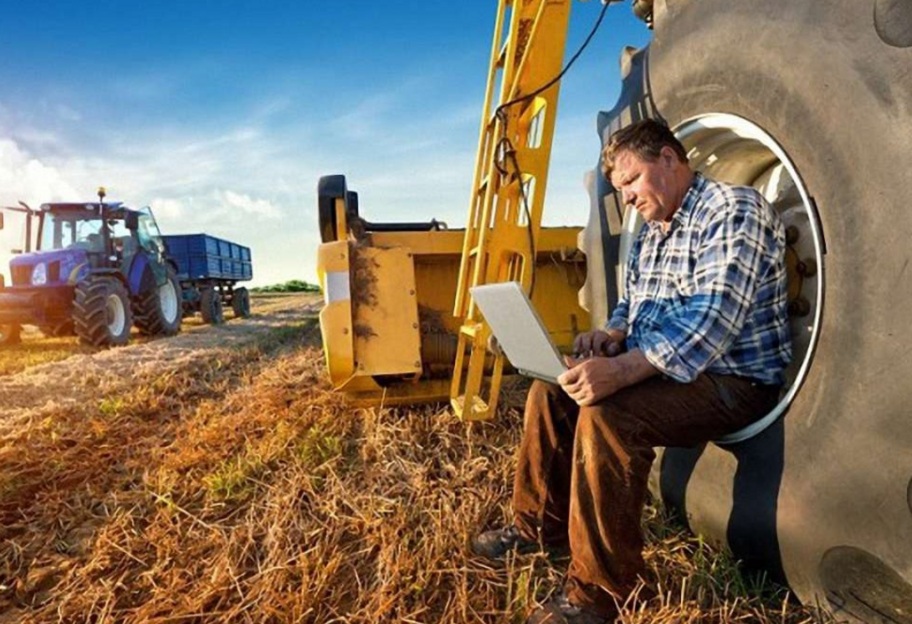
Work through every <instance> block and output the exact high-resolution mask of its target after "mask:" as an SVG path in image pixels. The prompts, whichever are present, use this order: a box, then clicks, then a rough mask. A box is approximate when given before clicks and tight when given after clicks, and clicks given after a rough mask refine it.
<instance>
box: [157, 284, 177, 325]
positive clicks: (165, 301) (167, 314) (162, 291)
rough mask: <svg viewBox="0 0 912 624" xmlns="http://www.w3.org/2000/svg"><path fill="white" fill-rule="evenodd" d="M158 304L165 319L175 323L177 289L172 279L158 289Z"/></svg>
mask: <svg viewBox="0 0 912 624" xmlns="http://www.w3.org/2000/svg"><path fill="white" fill-rule="evenodd" d="M158 304H159V306H160V309H161V312H162V316H163V317H164V319H165V321H166V322H167V323H173V322H174V321H175V320H176V319H177V291H176V289H175V288H174V283H173V282H172V281H171V280H170V279H169V280H168V281H167V282H165V284H164V285H163V286H162V287H161V288H159V289H158Z"/></svg>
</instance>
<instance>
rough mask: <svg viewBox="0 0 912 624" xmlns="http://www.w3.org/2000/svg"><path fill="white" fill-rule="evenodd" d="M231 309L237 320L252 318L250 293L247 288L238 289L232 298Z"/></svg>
mask: <svg viewBox="0 0 912 624" xmlns="http://www.w3.org/2000/svg"><path fill="white" fill-rule="evenodd" d="M231 308H232V309H233V310H234V316H235V318H250V292H249V291H248V290H247V289H246V288H236V289H235V291H234V295H233V296H232V298H231Z"/></svg>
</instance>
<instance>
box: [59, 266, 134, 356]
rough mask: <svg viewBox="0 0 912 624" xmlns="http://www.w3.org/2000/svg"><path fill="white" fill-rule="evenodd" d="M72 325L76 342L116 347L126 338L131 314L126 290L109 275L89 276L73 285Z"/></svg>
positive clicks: (127, 337)
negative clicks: (77, 340)
mask: <svg viewBox="0 0 912 624" xmlns="http://www.w3.org/2000/svg"><path fill="white" fill-rule="evenodd" d="M73 326H74V329H75V330H76V335H77V336H79V341H80V342H82V343H83V344H88V345H92V346H94V347H116V346H120V345H125V344H127V342H129V340H130V328H131V327H132V326H133V314H132V312H131V311H130V297H129V295H128V294H127V289H126V287H124V285H123V284H122V283H121V282H120V281H119V280H118V279H116V278H113V277H90V278H89V279H87V280H85V281H83V282H82V283H81V284H79V285H78V286H77V287H76V298H75V300H74V302H73Z"/></svg>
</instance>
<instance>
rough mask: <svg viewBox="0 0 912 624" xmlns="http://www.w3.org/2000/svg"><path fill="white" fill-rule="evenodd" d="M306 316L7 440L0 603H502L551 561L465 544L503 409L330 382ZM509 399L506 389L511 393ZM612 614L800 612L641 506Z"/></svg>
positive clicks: (20, 608)
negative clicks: (464, 416) (495, 415)
mask: <svg viewBox="0 0 912 624" xmlns="http://www.w3.org/2000/svg"><path fill="white" fill-rule="evenodd" d="M318 342H319V332H318V330H317V329H316V327H315V325H314V323H313V322H309V323H305V324H302V325H297V326H294V327H289V328H284V329H280V330H275V331H273V332H271V333H270V334H268V335H267V336H266V337H265V338H263V339H261V340H259V341H258V342H256V343H255V344H253V345H248V346H245V347H243V348H240V349H235V350H231V351H230V352H228V353H227V354H226V353H225V352H224V351H222V352H219V353H218V355H217V356H215V355H213V356H212V357H210V358H208V359H206V358H202V359H200V360H199V361H197V363H196V364H195V365H193V366H187V367H185V368H184V369H181V370H177V371H174V372H172V373H170V374H168V375H165V376H162V377H159V378H157V379H154V380H150V381H148V382H145V383H143V384H142V385H140V386H138V387H137V388H136V389H135V391H134V392H133V393H132V394H130V395H128V396H124V395H122V394H121V395H110V396H103V397H100V398H99V400H98V402H97V403H94V404H91V405H80V406H75V407H72V408H67V409H66V410H63V411H61V412H59V413H55V414H53V416H52V417H46V418H41V419H38V418H36V419H32V420H31V421H30V422H28V423H27V425H25V426H23V427H20V428H18V429H16V430H15V431H13V432H8V433H7V434H6V435H5V436H4V437H3V438H2V440H0V527H2V528H0V622H57V621H61V622H114V621H117V622H121V621H122V622H263V623H266V622H313V623H320V624H323V623H328V622H348V623H353V624H354V623H368V622H370V623H374V622H452V623H464V622H517V621H522V617H523V616H524V614H525V613H526V610H527V608H528V606H529V605H530V604H532V602H534V601H535V600H542V599H544V598H545V597H546V596H547V595H548V594H549V592H551V591H553V590H554V589H556V588H557V586H558V585H559V581H560V576H561V573H562V572H563V570H564V569H565V566H566V561H550V560H548V559H547V558H546V557H544V556H541V555H536V556H527V557H519V558H514V559H511V560H509V561H508V562H507V563H506V565H504V566H500V567H495V566H490V565H488V564H486V563H485V562H483V561H481V560H479V559H477V558H473V557H471V556H469V555H468V554H467V550H466V543H467V541H468V539H469V538H470V536H471V535H472V534H473V533H474V532H475V531H476V530H477V529H478V528H480V527H486V526H495V525H498V524H501V523H503V522H504V521H506V519H507V518H508V517H509V514H508V509H507V506H508V500H509V499H508V496H509V489H510V482H511V476H512V467H513V463H514V460H513V452H514V448H515V444H516V442H517V440H518V438H519V435H520V429H519V426H518V423H519V415H518V412H517V411H516V408H515V407H514V408H509V407H508V408H507V409H506V410H505V414H504V417H503V418H501V419H500V420H499V421H498V422H497V423H493V424H484V425H476V426H473V427H471V428H467V427H466V426H465V425H464V424H463V423H461V422H459V421H457V420H456V419H455V418H454V417H452V416H451V415H450V414H449V413H447V412H446V411H443V410H438V409H434V408H429V407H428V408H421V409H412V410H387V409H384V410H363V409H355V408H352V407H350V406H349V405H347V404H346V403H345V402H344V400H342V399H341V398H340V397H339V396H338V395H334V394H330V393H329V392H328V388H327V385H326V383H325V382H324V373H323V364H322V361H321V353H320V349H319V345H318ZM515 392H516V394H515V395H514V396H513V397H512V400H508V401H506V403H508V404H510V403H512V404H513V405H516V404H517V403H518V401H517V399H518V398H519V394H518V393H519V391H518V390H516V391H515ZM646 527H647V532H648V534H649V546H648V552H647V559H648V563H649V567H650V571H651V574H652V579H651V583H652V584H653V586H654V587H657V588H658V589H659V596H658V597H657V598H654V599H652V600H650V601H648V602H639V603H638V602H632V603H631V604H630V605H628V608H627V610H626V612H625V616H624V619H625V621H626V622H767V621H769V622H789V623H796V624H797V623H800V622H813V621H817V616H815V614H814V613H812V612H811V611H809V610H807V609H804V608H800V607H796V606H794V605H792V604H789V603H788V602H786V601H785V598H786V596H785V594H784V593H782V592H781V591H777V590H776V589H775V588H772V587H769V586H766V587H764V586H757V585H752V584H751V583H750V582H748V581H747V580H745V578H744V577H743V576H742V575H741V574H740V573H739V571H738V568H737V566H736V565H735V564H733V563H732V562H731V561H730V560H729V559H728V558H726V557H725V555H724V554H721V553H718V552H716V551H714V550H712V549H710V548H708V547H707V546H706V545H705V544H703V543H702V542H700V541H699V540H697V539H695V538H692V537H688V536H687V535H686V534H685V533H684V532H683V531H681V530H680V529H677V528H675V527H674V525H673V524H671V523H669V522H668V521H667V519H665V518H663V517H662V515H661V513H660V512H659V511H657V510H655V509H651V510H650V513H649V517H648V518H647V521H646Z"/></svg>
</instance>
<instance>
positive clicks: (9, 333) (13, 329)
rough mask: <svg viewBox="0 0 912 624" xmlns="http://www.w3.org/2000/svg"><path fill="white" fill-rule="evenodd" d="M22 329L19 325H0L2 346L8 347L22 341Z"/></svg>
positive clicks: (0, 342)
mask: <svg viewBox="0 0 912 624" xmlns="http://www.w3.org/2000/svg"><path fill="white" fill-rule="evenodd" d="M21 331H22V327H21V326H19V325H15V324H13V325H0V347H8V346H11V345H15V344H19V343H20V342H22V338H21V337H20V332H21Z"/></svg>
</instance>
